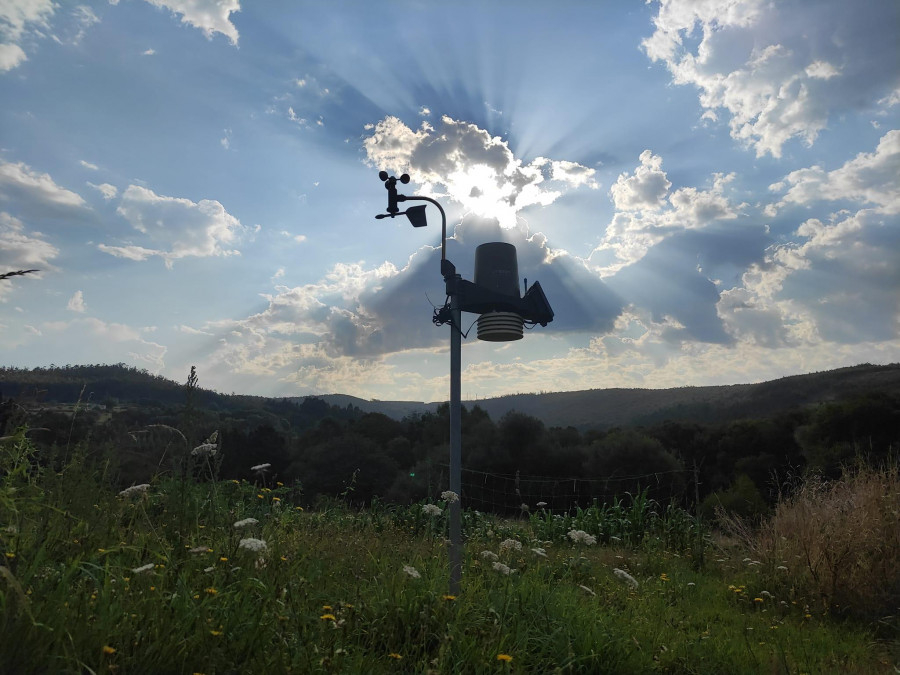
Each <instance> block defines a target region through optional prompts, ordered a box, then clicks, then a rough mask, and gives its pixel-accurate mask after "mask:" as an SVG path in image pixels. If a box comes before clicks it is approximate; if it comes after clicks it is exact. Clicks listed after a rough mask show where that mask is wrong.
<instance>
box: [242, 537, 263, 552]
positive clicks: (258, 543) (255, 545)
mask: <svg viewBox="0 0 900 675" xmlns="http://www.w3.org/2000/svg"><path fill="white" fill-rule="evenodd" d="M238 548H245V549H247V550H248V551H253V553H265V552H266V551H267V550H268V548H269V547H268V546H267V545H266V542H265V541H263V540H262V539H254V538H253V537H248V538H247V539H241V540H240V541H239V542H238Z"/></svg>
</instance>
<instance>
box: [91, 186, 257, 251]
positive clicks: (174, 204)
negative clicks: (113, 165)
mask: <svg viewBox="0 0 900 675" xmlns="http://www.w3.org/2000/svg"><path fill="white" fill-rule="evenodd" d="M116 213H118V214H119V215H120V216H122V217H123V218H125V220H127V221H128V222H129V223H130V224H131V226H132V227H133V228H134V229H135V230H137V231H138V232H140V233H141V235H142V238H143V239H146V240H147V242H148V243H151V244H154V247H153V248H148V247H145V246H141V245H136V244H130V243H129V244H125V245H122V246H112V245H109V244H100V245H99V246H98V248H99V249H100V250H101V251H103V252H104V253H109V254H110V255H113V256H116V257H120V258H127V259H129V260H146V259H147V258H149V257H151V256H159V257H160V258H162V259H163V260H164V261H165V263H166V266H167V267H170V268H171V267H172V263H173V261H175V260H177V259H179V258H186V257H191V256H193V257H206V256H227V255H236V254H239V253H240V252H239V251H237V250H235V249H231V248H227V246H229V245H232V244H234V243H235V242H236V241H237V238H238V236H239V235H240V234H241V233H242V232H243V231H244V227H243V226H242V225H241V223H240V221H239V220H238V219H237V218H235V217H234V216H232V215H231V214H230V213H228V212H227V211H226V210H225V207H224V206H222V204H220V203H219V202H218V201H216V200H211V199H203V200H201V201H199V202H192V201H191V200H190V199H184V198H179V197H167V196H164V195H158V194H156V193H155V192H153V191H152V190H150V189H148V188H145V187H141V186H139V185H129V186H128V188H127V189H126V190H125V192H123V193H122V199H121V201H120V203H119V206H118V208H117V209H116ZM160 245H162V246H160Z"/></svg>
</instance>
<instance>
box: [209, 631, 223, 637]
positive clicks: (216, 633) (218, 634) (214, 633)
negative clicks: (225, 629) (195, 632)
mask: <svg viewBox="0 0 900 675" xmlns="http://www.w3.org/2000/svg"><path fill="white" fill-rule="evenodd" d="M209 633H210V635H214V636H216V637H219V636H220V635H222V631H220V630H211V631H209Z"/></svg>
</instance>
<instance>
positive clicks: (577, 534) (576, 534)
mask: <svg viewBox="0 0 900 675" xmlns="http://www.w3.org/2000/svg"><path fill="white" fill-rule="evenodd" d="M566 536H567V537H569V539H571V540H572V541H573V542H575V543H576V544H579V543H580V544H586V545H588V546H593V545H594V544H596V543H597V537H595V536H594V535H592V534H588V533H587V532H585V531H584V530H569V532H568V534H567V535H566Z"/></svg>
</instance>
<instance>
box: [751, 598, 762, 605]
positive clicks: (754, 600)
mask: <svg viewBox="0 0 900 675" xmlns="http://www.w3.org/2000/svg"><path fill="white" fill-rule="evenodd" d="M753 602H756V603H759V604H762V602H763V599H762V598H753Z"/></svg>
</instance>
